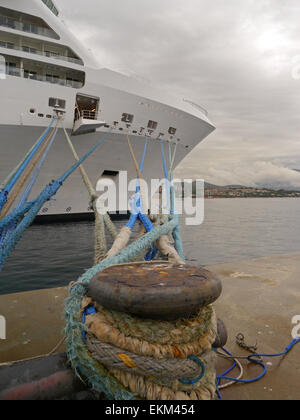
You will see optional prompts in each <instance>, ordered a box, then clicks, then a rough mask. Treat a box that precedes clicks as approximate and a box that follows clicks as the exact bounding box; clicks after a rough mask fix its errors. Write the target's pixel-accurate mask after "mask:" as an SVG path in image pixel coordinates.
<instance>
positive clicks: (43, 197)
mask: <svg viewBox="0 0 300 420" xmlns="http://www.w3.org/2000/svg"><path fill="white" fill-rule="evenodd" d="M109 134H110V133H107V134H106V135H105V136H104V137H103V138H102V139H101V140H99V142H98V143H96V145H95V146H94V147H92V148H91V149H90V150H89V151H88V152H87V153H86V154H85V155H84V156H83V157H82V158H81V159H80V160H79V161H78V162H77V163H75V164H74V165H73V166H72V167H71V168H70V169H68V170H67V171H66V172H65V173H64V174H63V175H62V176H61V177H60V178H59V179H58V180H57V181H52V182H51V184H49V185H48V186H47V187H46V188H45V189H44V190H43V191H42V192H41V193H40V195H39V196H38V197H37V199H36V200H35V201H34V202H33V204H32V205H31V206H30V209H29V211H28V212H27V213H26V215H25V216H24V218H23V220H21V222H20V223H19V224H18V226H17V227H16V229H15V230H14V232H13V234H12V235H11V236H10V237H9V238H8V240H7V241H6V242H5V244H4V245H3V246H2V247H1V248H0V270H1V268H2V265H3V263H4V262H5V261H6V259H7V258H8V257H9V255H10V254H11V252H12V251H13V249H14V248H15V246H16V245H17V243H18V242H19V241H20V239H21V238H22V236H23V234H24V232H25V231H26V230H27V229H28V227H29V226H30V225H31V224H32V222H33V221H34V219H35V217H36V215H37V214H38V212H39V211H40V210H41V208H42V207H43V205H44V204H45V202H46V201H49V200H50V199H51V198H52V197H53V196H54V195H55V194H56V193H57V192H58V190H59V189H60V188H61V187H62V185H63V183H64V182H65V181H66V180H67V179H68V178H69V176H70V175H72V173H73V172H75V171H76V169H78V168H79V166H80V165H81V164H82V163H83V162H84V161H85V160H86V159H87V158H88V157H89V156H90V155H91V154H92V153H93V152H94V151H95V150H96V149H97V148H98V147H99V146H100V145H101V144H102V143H103V142H104V141H105V140H106V138H107V137H108V135H109Z"/></svg>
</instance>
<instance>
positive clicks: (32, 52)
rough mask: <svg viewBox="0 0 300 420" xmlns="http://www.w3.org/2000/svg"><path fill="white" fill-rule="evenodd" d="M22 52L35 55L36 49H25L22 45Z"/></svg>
mask: <svg viewBox="0 0 300 420" xmlns="http://www.w3.org/2000/svg"><path fill="white" fill-rule="evenodd" d="M22 50H23V51H24V52H28V53H31V54H37V49H36V48H31V47H26V46H25V45H23V47H22Z"/></svg>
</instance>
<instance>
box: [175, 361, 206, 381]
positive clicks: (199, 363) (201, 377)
mask: <svg viewBox="0 0 300 420" xmlns="http://www.w3.org/2000/svg"><path fill="white" fill-rule="evenodd" d="M188 359H190V360H193V361H194V362H195V363H197V364H198V365H199V366H201V368H202V372H201V375H200V376H199V377H198V378H196V379H191V380H187V379H180V382H181V383H182V384H184V385H195V384H196V383H197V382H200V381H201V380H202V379H203V377H204V375H205V373H206V366H205V363H204V360H202V359H200V358H199V357H197V356H189V357H188Z"/></svg>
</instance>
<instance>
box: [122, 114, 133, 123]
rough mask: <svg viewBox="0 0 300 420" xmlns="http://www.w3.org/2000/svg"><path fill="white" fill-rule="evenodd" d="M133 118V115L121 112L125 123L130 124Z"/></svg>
mask: <svg viewBox="0 0 300 420" xmlns="http://www.w3.org/2000/svg"><path fill="white" fill-rule="evenodd" d="M133 120H134V115H131V114H123V115H122V121H123V122H125V123H129V124H131V123H132V122H133Z"/></svg>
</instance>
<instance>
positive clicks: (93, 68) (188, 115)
mask: <svg viewBox="0 0 300 420" xmlns="http://www.w3.org/2000/svg"><path fill="white" fill-rule="evenodd" d="M0 60H1V66H0V68H1V71H2V73H1V74H0V91H1V95H0V109H1V113H0V147H1V155H0V179H1V180H3V179H5V178H6V176H7V175H8V174H9V173H10V171H11V170H12V168H13V167H15V166H16V165H17V163H18V162H19V161H20V160H21V158H22V157H23V156H24V154H25V153H26V151H27V150H28V149H30V147H31V146H32V144H33V143H34V141H35V140H36V139H37V138H39V136H40V135H41V133H42V131H43V130H44V129H45V128H46V127H47V126H49V124H50V121H51V119H52V118H53V115H54V114H55V113H57V112H58V113H60V114H61V115H63V124H64V126H65V128H66V129H67V131H68V133H69V135H70V136H71V137H72V141H73V143H74V146H75V148H76V150H77V152H78V154H79V155H83V154H84V153H85V152H86V151H87V150H89V148H91V147H92V146H93V145H94V144H95V143H96V142H97V141H98V140H99V139H100V138H101V137H102V136H103V135H104V134H105V133H107V131H108V130H111V134H110V136H109V140H107V141H106V142H105V143H104V144H103V146H102V147H101V148H100V149H99V150H98V151H97V152H96V153H95V154H94V155H93V156H92V157H91V158H90V159H89V160H88V161H87V163H86V169H87V172H88V173H89V175H90V177H91V179H92V181H93V183H94V185H96V183H97V181H98V180H99V179H101V177H109V178H111V179H113V180H114V181H116V183H117V184H118V178H119V174H120V173H121V172H122V171H124V170H127V171H128V178H129V179H132V178H134V177H135V168H134V165H132V161H131V156H130V151H129V150H128V145H127V141H126V138H125V134H126V133H128V134H129V135H130V138H131V140H132V143H133V147H134V150H135V153H136V155H137V156H138V157H139V156H141V155H142V153H143V149H144V144H145V136H146V135H147V136H149V137H150V144H149V157H148V158H147V159H146V161H145V166H144V173H143V175H144V178H145V179H146V180H148V179H150V178H151V177H153V176H155V177H157V178H158V177H163V170H162V162H161V147H160V140H161V139H162V140H163V142H164V143H165V144H166V145H167V144H171V145H172V147H173V146H174V145H175V144H177V145H178V146H177V150H178V152H177V155H176V162H175V166H176V165H178V164H179V163H180V162H181V161H182V160H183V159H184V158H185V157H186V155H187V154H189V153H190V152H192V150H193V149H194V148H195V146H197V145H198V144H199V143H200V142H201V141H202V140H203V139H204V138H206V136H208V135H209V134H210V133H211V132H212V131H213V130H214V126H213V124H212V123H211V122H210V121H209V119H208V116H207V113H206V111H205V110H204V109H202V108H201V107H200V106H199V105H197V104H195V103H193V102H190V101H186V100H185V101H184V100H174V99H173V98H171V97H166V96H165V95H164V94H162V93H161V92H160V91H156V90H155V89H154V88H153V87H152V86H147V85H145V84H143V83H141V82H140V81H137V80H135V79H134V78H131V77H127V76H125V75H122V74H119V73H117V72H114V71H111V70H108V69H105V68H102V69H98V68H97V63H96V62H95V61H94V59H93V57H91V55H90V53H89V51H88V48H84V47H83V46H82V45H81V44H80V43H79V42H77V41H76V39H75V38H74V36H73V35H72V34H71V33H70V32H69V31H68V29H67V27H66V25H65V23H64V22H63V21H62V20H61V18H60V14H59V10H58V8H57V7H56V5H55V3H54V2H53V1H52V0H26V1H24V0H0ZM73 162H74V160H73V158H72V155H71V153H70V150H69V148H68V144H67V142H66V139H65V136H64V133H63V130H62V129H60V130H59V134H58V136H57V139H56V141H55V145H54V146H53V148H52V151H51V152H50V154H49V157H48V160H47V163H46V164H45V166H44V168H43V171H42V173H41V175H40V176H39V179H38V183H37V184H36V187H35V189H34V191H33V196H36V195H37V193H38V192H39V191H40V190H41V189H42V188H43V187H44V186H45V185H47V183H48V182H49V180H51V179H54V178H56V177H57V175H59V174H61V173H63V172H64V170H65V169H66V168H68V167H69V166H71V165H72V164H73ZM89 212H90V207H89V202H88V195H87V192H86V190H85V187H84V186H83V183H82V181H81V178H80V173H79V171H78V172H77V173H76V174H75V175H74V176H73V177H72V178H71V179H70V180H69V181H68V182H67V183H66V184H65V186H64V188H63V189H62V190H61V192H60V193H59V194H58V195H57V197H56V200H55V201H51V202H50V203H48V204H47V206H45V207H44V208H43V209H42V210H41V215H51V216H52V215H55V216H57V215H69V214H72V215H84V214H86V213H89Z"/></svg>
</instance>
